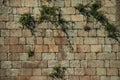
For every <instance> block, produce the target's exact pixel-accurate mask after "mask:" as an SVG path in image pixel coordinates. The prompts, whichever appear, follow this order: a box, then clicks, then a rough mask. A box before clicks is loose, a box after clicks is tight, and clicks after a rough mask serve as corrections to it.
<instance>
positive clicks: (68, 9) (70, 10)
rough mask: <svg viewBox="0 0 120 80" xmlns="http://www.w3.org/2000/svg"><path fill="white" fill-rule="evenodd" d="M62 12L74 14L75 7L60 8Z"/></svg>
mask: <svg viewBox="0 0 120 80" xmlns="http://www.w3.org/2000/svg"><path fill="white" fill-rule="evenodd" d="M61 10H62V14H75V8H61Z"/></svg>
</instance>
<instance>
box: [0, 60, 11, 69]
mask: <svg viewBox="0 0 120 80" xmlns="http://www.w3.org/2000/svg"><path fill="white" fill-rule="evenodd" d="M11 67H12V65H11V61H1V68H2V69H4V68H5V69H9V68H11Z"/></svg>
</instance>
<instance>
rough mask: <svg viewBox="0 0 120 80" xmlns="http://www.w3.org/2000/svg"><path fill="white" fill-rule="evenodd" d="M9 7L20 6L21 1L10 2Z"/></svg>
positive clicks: (13, 0) (12, 0)
mask: <svg viewBox="0 0 120 80" xmlns="http://www.w3.org/2000/svg"><path fill="white" fill-rule="evenodd" d="M10 6H21V0H10Z"/></svg>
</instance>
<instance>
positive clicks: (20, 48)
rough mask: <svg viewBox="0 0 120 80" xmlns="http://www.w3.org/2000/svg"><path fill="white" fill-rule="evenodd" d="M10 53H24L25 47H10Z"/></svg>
mask: <svg viewBox="0 0 120 80" xmlns="http://www.w3.org/2000/svg"><path fill="white" fill-rule="evenodd" d="M9 47H10V49H9V50H10V52H13V53H14V52H23V46H22V45H10V46H9Z"/></svg>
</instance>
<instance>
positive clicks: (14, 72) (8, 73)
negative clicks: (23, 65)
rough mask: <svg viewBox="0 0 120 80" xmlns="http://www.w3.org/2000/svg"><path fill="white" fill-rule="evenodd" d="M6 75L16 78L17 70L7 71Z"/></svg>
mask: <svg viewBox="0 0 120 80" xmlns="http://www.w3.org/2000/svg"><path fill="white" fill-rule="evenodd" d="M6 74H7V76H18V75H19V70H18V69H7V71H6Z"/></svg>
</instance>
